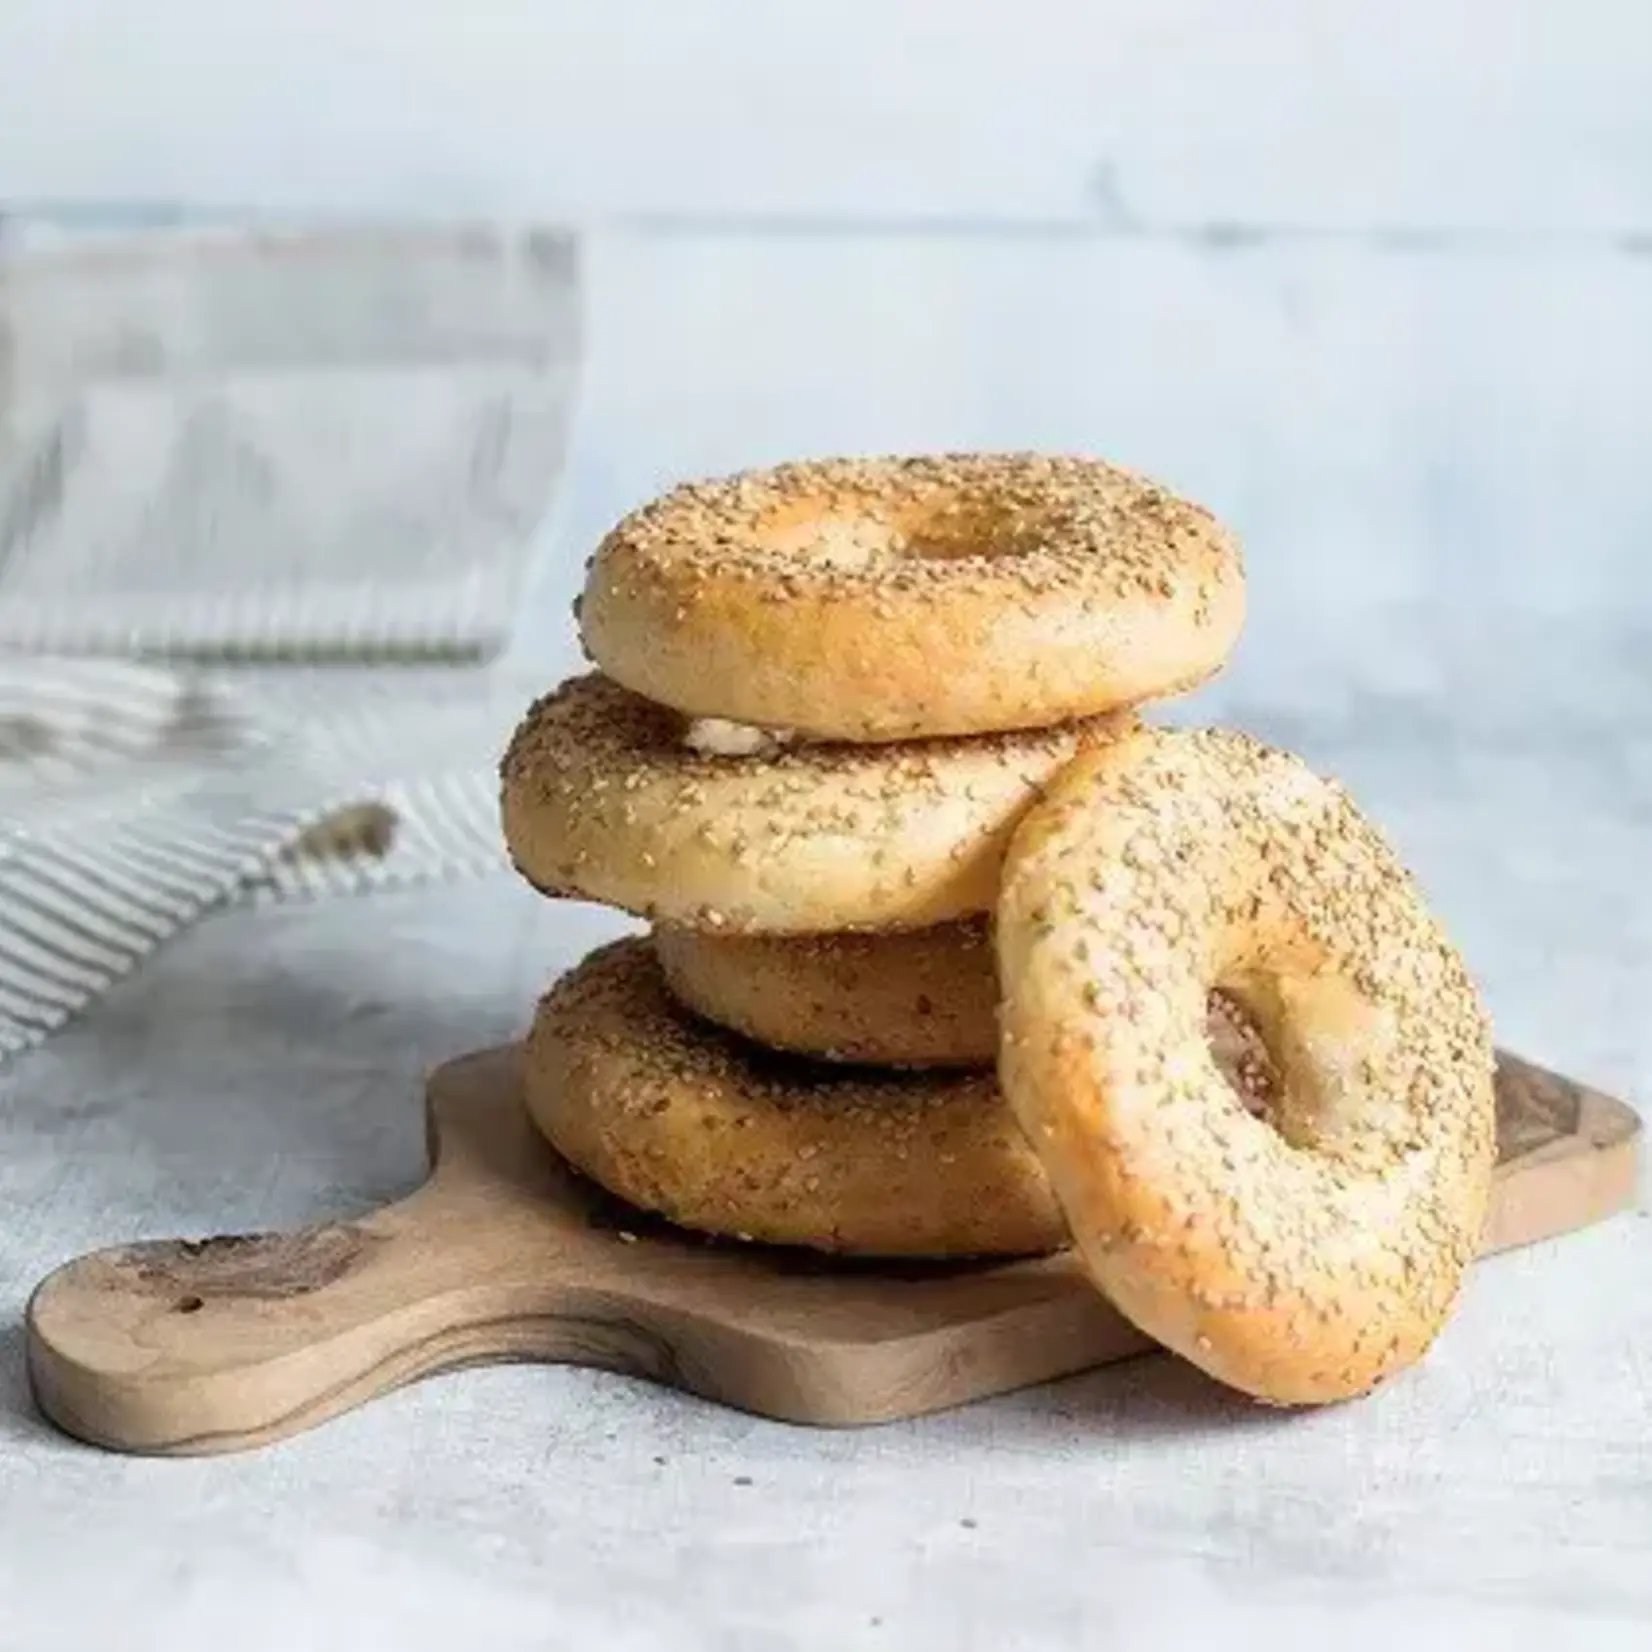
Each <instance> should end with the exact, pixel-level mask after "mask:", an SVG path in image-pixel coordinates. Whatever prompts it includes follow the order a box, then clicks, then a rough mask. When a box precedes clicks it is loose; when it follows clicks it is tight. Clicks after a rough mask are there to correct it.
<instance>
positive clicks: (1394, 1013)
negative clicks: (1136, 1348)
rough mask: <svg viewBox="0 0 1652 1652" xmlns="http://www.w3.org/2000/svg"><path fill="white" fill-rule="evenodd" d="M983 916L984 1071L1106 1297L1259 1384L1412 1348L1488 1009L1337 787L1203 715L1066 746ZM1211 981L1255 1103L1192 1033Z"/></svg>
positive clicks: (1455, 1183)
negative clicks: (1253, 1047)
mask: <svg viewBox="0 0 1652 1652" xmlns="http://www.w3.org/2000/svg"><path fill="white" fill-rule="evenodd" d="M996 934H997V948H998V958H999V974H1000V977H1001V980H1002V983H1003V1006H1002V1011H1001V1014H1002V1024H1003V1039H1004V1041H1003V1054H1002V1058H1001V1062H1000V1073H1001V1076H1002V1079H1003V1083H1004V1088H1005V1094H1006V1096H1007V1098H1008V1100H1009V1103H1010V1105H1011V1107H1012V1108H1013V1110H1014V1112H1015V1114H1016V1116H1017V1117H1018V1118H1019V1119H1020V1121H1021V1123H1022V1125H1023V1127H1024V1128H1025V1130H1026V1132H1027V1136H1028V1139H1029V1140H1030V1141H1031V1142H1032V1143H1033V1144H1034V1146H1035V1147H1036V1149H1037V1151H1038V1153H1039V1156H1040V1158H1041V1159H1042V1161H1043V1163H1044V1165H1045V1168H1046V1169H1047V1170H1048V1171H1049V1173H1050V1179H1051V1182H1052V1184H1053V1186H1054V1187H1055V1189H1056V1193H1057V1195H1058V1197H1059V1198H1060V1200H1061V1203H1062V1207H1063V1209H1064V1210H1065V1211H1066V1213H1067V1218H1068V1222H1069V1224H1070V1226H1071V1228H1072V1232H1073V1236H1074V1239H1075V1242H1076V1244H1077V1246H1078V1249H1079V1252H1080V1254H1081V1256H1082V1258H1083V1260H1084V1262H1085V1264H1086V1266H1087V1267H1088V1269H1089V1271H1090V1273H1091V1275H1092V1277H1093V1278H1094V1279H1095V1280H1096V1282H1097V1283H1098V1284H1099V1286H1100V1287H1101V1289H1102V1290H1103V1292H1104V1293H1105V1294H1106V1295H1107V1296H1108V1297H1110V1298H1111V1299H1112V1301H1113V1302H1114V1303H1115V1304H1116V1305H1117V1306H1118V1307H1119V1309H1120V1310H1121V1311H1122V1312H1123V1313H1124V1314H1126V1315H1127V1316H1128V1317H1129V1318H1130V1319H1131V1320H1133V1321H1134V1322H1135V1323H1136V1325H1137V1326H1138V1327H1140V1328H1141V1329H1142V1330H1144V1331H1146V1332H1147V1333H1148V1334H1149V1335H1150V1336H1153V1337H1155V1338H1157V1339H1158V1340H1159V1341H1160V1342H1162V1343H1165V1344H1167V1345H1168V1346H1169V1347H1171V1348H1173V1349H1175V1350H1176V1351H1177V1352H1179V1353H1181V1354H1183V1355H1184V1356H1185V1357H1186V1358H1188V1359H1190V1360H1191V1361H1193V1363H1195V1364H1196V1365H1199V1366H1201V1367H1203V1368H1204V1370H1206V1371H1207V1372H1209V1373H1210V1374H1211V1375H1213V1376H1215V1377H1217V1378H1219V1379H1220V1380H1222V1381H1223V1382H1226V1383H1228V1384H1230V1385H1232V1386H1233V1387H1236V1388H1239V1389H1242V1390H1245V1391H1246V1392H1249V1393H1251V1394H1253V1395H1256V1396H1257V1397H1259V1398H1261V1399H1265V1400H1270V1401H1273V1402H1276V1403H1281V1404H1308V1403H1319V1402H1327V1401H1333V1400H1338V1399H1344V1398H1349V1397H1352V1396H1354V1395H1357V1394H1361V1393H1364V1392H1366V1391H1367V1390H1369V1389H1370V1388H1371V1387H1373V1386H1374V1385H1375V1384H1376V1383H1378V1382H1379V1381H1381V1380H1382V1379H1383V1378H1384V1377H1387V1376H1389V1375H1391V1374H1393V1373H1394V1372H1396V1371H1399V1370H1401V1369H1403V1368H1404V1367H1405V1366H1407V1365H1409V1364H1410V1363H1411V1362H1413V1361H1414V1360H1416V1359H1418V1358H1419V1357H1420V1356H1421V1355H1422V1354H1423V1353H1424V1352H1425V1351H1426V1349H1427V1348H1428V1346H1429V1345H1430V1343H1431V1342H1432V1341H1433V1339H1434V1337H1435V1336H1436V1335H1437V1334H1438V1332H1439V1330H1440V1328H1441V1326H1442V1325H1443V1324H1444V1322H1445V1320H1446V1318H1447V1317H1448V1316H1449V1314H1450V1312H1451V1309H1452V1307H1453V1305H1454V1303H1455V1300H1456V1298H1457V1294H1458V1291H1459V1288H1460V1284H1461V1280H1462V1275H1463V1270H1464V1268H1465V1267H1466V1265H1467V1264H1468V1262H1469V1261H1470V1260H1471V1259H1472V1257H1473V1256H1474V1255H1475V1253H1476V1250H1477V1248H1478V1245H1479V1242H1480V1239H1481V1235H1482V1232H1483V1230H1484V1226H1485V1218H1486V1208H1487V1199H1488V1195H1489V1192H1490V1184H1491V1171H1492V1165H1493V1158H1494V1152H1495V1147H1494V1134H1495V1103H1494V1099H1493V1090H1492V1046H1491V1034H1490V1027H1489V1024H1488V1022H1487V1019H1486V1016H1485V1013H1484V1011H1483V1009H1482V1007H1481V1004H1480V1000H1479V997H1478V994H1477V993H1476V991H1475V988H1474V985H1473V983H1472V982H1471V980H1470V979H1469V976H1468V973H1467V971H1466V970H1465V968H1464V966H1463V963H1462V960H1461V959H1460V958H1459V956H1458V954H1457V953H1456V951H1455V950H1454V949H1453V948H1452V947H1451V945H1450V944H1449V943H1448V942H1447V940H1446V939H1445V937H1444V935H1443V934H1442V933H1441V931H1440V929H1439V927H1438V926H1437V924H1436V923H1435V921H1434V920H1433V918H1432V917H1431V916H1430V915H1429V913H1428V911H1427V909H1426V907H1425V906H1424V904H1423V901H1422V898H1421V896H1420V894H1419V892H1418V890H1417V888H1416V886H1415V884H1414V883H1413V882H1412V880H1411V878H1410V876H1409V875H1408V874H1407V873H1406V872H1405V870H1404V869H1403V868H1402V867H1401V865H1400V864H1399V862H1398V860H1397V858H1396V857H1395V855H1394V853H1393V851H1392V850H1391V849H1390V848H1389V846H1388V844H1387V843H1386V842H1385V841H1384V840H1383V839H1382V838H1381V836H1380V835H1379V834H1378V833H1377V832H1376V830H1375V829H1374V828H1373V827H1371V826H1370V825H1369V824H1368V823H1367V822H1366V821H1365V820H1364V819H1363V818H1362V817H1361V816H1360V815H1359V813H1358V812H1357V811H1356V809H1355V808H1354V806H1353V804H1352V802H1351V801H1350V800H1349V798H1348V797H1347V795H1346V793H1345V792H1344V791H1343V790H1342V789H1341V788H1340V787H1339V786H1336V785H1334V784H1333V783H1331V782H1329V781H1325V780H1322V779H1320V778H1319V777H1317V776H1316V775H1314V774H1313V773H1312V772H1311V771H1310V770H1309V769H1308V768H1307V767H1306V766H1305V765H1304V764H1302V763H1301V762H1300V761H1298V760H1297V759H1296V758H1294V757H1291V756H1289V755H1287V754H1285V753H1283V752H1279V751H1274V750H1271V749H1269V748H1267V747H1264V746H1261V745H1259V744H1258V743H1256V742H1255V741H1253V740H1250V739H1249V738H1247V737H1246V736H1243V735H1239V734H1232V733H1227V732H1220V731H1201V732H1163V731H1161V732H1153V733H1145V732H1144V733H1142V734H1140V735H1138V736H1136V737H1135V738H1133V739H1130V740H1128V741H1123V742H1120V743H1118V744H1116V745H1115V746H1113V747H1112V748H1110V749H1109V750H1107V751H1104V752H1099V753H1094V754H1091V755H1088V756H1086V757H1083V758H1081V759H1079V760H1078V761H1077V762H1076V763H1075V764H1074V765H1073V766H1072V768H1071V769H1069V770H1068V772H1067V773H1066V774H1064V775H1063V776H1062V778H1061V779H1060V781H1059V782H1058V783H1057V784H1056V785H1055V786H1053V787H1052V788H1051V791H1050V794H1049V797H1048V799H1047V801H1046V802H1044V803H1043V804H1042V805H1041V806H1040V807H1038V808H1037V809H1035V810H1033V811H1032V812H1031V813H1030V814H1029V815H1028V817H1027V818H1026V820H1025V821H1024V823H1023V825H1022V826H1021V828H1020V829H1019V830H1018V832H1017V834H1016V837H1015V840H1014V843H1013V846H1012V848H1011V851H1010V854H1009V857H1008V860H1007V862H1006V867H1005V882H1004V891H1003V896H1002V899H1001V901H1000V904H999V909H998V920H997V926H996ZM1213 986H1216V987H1222V988H1225V989H1227V990H1229V991H1231V992H1232V993H1233V994H1234V996H1235V997H1236V998H1237V999H1238V1000H1239V1001H1240V1002H1241V1003H1242V1004H1243V1005H1244V1006H1245V1007H1246V1009H1247V1010H1248V1011H1250V1012H1251V1013H1252V1014H1253V1015H1254V1016H1255V1018H1256V1020H1257V1022H1258V1024H1259V1025H1260V1027H1261V1029H1262V1032H1263V1036H1264V1038H1265V1040H1266V1042H1267V1044H1268V1047H1269V1049H1270V1050H1271V1051H1272V1053H1273V1055H1274V1058H1275V1061H1276V1063H1277V1064H1278V1068H1279V1076H1280V1084H1279V1090H1278V1094H1277V1095H1276V1097H1275V1100H1274V1104H1273V1107H1272V1108H1271V1109H1270V1116H1269V1118H1268V1119H1267V1120H1263V1119H1258V1118H1255V1117H1252V1116H1250V1115H1248V1114H1247V1113H1246V1112H1245V1110H1244V1109H1242V1108H1241V1107H1238V1106H1236V1105H1235V1104H1234V1100H1233V1097H1232V1094H1231V1091H1229V1090H1227V1089H1226V1087H1225V1086H1224V1085H1222V1084H1221V1083H1220V1081H1219V1075H1218V1074H1217V1073H1216V1071H1215V1069H1214V1067H1213V1064H1212V1062H1211V1060H1210V1056H1209V1052H1208V1049H1207V1047H1206V1045H1205V1043H1204V1040H1203V1039H1202V1038H1201V1037H1200V1036H1199V1034H1200V1030H1201V1024H1202V1018H1203V1011H1204V1007H1205V1001H1206V993H1207V991H1208V990H1209V989H1210V988H1211V987H1213Z"/></svg>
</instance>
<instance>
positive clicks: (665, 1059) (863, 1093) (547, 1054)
mask: <svg viewBox="0 0 1652 1652" xmlns="http://www.w3.org/2000/svg"><path fill="white" fill-rule="evenodd" d="M523 1066H524V1085H525V1093H526V1099H527V1105H528V1109H529V1112H530V1113H531V1114H532V1116H533V1119H534V1121H535V1123H536V1124H537V1125H538V1127H539V1129H540V1130H541V1132H542V1133H543V1134H544V1135H545V1136H546V1138H547V1139H548V1140H549V1141H550V1143H551V1145H552V1146H553V1147H555V1148H556V1150H557V1151H558V1152H559V1153H561V1154H562V1155H563V1157H564V1158H566V1159H567V1160H568V1161H569V1162H570V1163H572V1164H573V1165H574V1166H575V1167H576V1168H577V1169H579V1170H581V1171H583V1172H584V1173H585V1174H586V1175H588V1176H590V1177H591V1178H592V1180H594V1181H596V1182H598V1183H600V1184H601V1185H602V1186H603V1187H605V1188H607V1189H608V1190H609V1192H611V1193H614V1194H616V1195H617V1196H618V1197H620V1198H622V1199H625V1200H627V1201H628V1202H630V1203H631V1204H633V1205H636V1206H638V1207H639V1208H641V1209H643V1210H650V1211H655V1212H658V1213H659V1214H661V1215H663V1216H665V1217H667V1218H669V1219H670V1220H671V1221H674V1222H676V1223H678V1224H679V1225H681V1226H683V1227H688V1228H695V1229H698V1230H700V1231H702V1232H706V1233H714V1234H722V1235H724V1236H727V1237H732V1238H741V1239H760V1240H767V1241H769V1242H771V1243H775V1244H785V1245H807V1246H809V1247H811V1248H813V1249H815V1250H822V1251H841V1252H852V1253H858V1254H862V1255H869V1256H909V1257H920V1256H921V1257H962V1256H1023V1255H1034V1254H1041V1253H1045V1252H1049V1251H1053V1250H1058V1249H1060V1248H1062V1247H1063V1246H1064V1245H1065V1244H1066V1243H1067V1236H1066V1229H1065V1226H1064V1224H1063V1222H1062V1218H1061V1213H1060V1211H1059V1210H1058V1208H1057V1207H1056V1203H1055V1199H1054V1197H1053V1195H1052V1194H1051V1192H1050V1188H1049V1184H1048V1182H1047V1181H1046V1179H1045V1176H1044V1172H1043V1170H1042V1169H1041V1168H1040V1167H1039V1163H1038V1160H1037V1158H1036V1157H1035V1156H1034V1154H1033V1152H1032V1150H1031V1149H1030V1148H1029V1147H1028V1145H1027V1143H1026V1140H1025V1139H1024V1137H1023V1136H1022V1134H1021V1131H1020V1130H1019V1128H1018V1127H1017V1126H1016V1123H1015V1120H1014V1119H1013V1118H1011V1116H1010V1114H1009V1110H1008V1109H1007V1108H1006V1107H1005V1106H1004V1103H1003V1100H1002V1098H1001V1097H1000V1095H999V1093H998V1086H997V1082H996V1080H995V1079H994V1077H993V1075H992V1074H991V1073H990V1072H987V1073H964V1074H947V1075H941V1074H914V1075H906V1076H901V1077H895V1076H889V1075H874V1074H868V1073H865V1072H862V1071H859V1070H852V1069H851V1070H845V1069H833V1068H828V1067H822V1066H820V1065H818V1064H816V1063H812V1062H805V1061H801V1060H798V1059H796V1058H794V1057H787V1056H783V1055H776V1054H773V1053H771V1052H769V1051H765V1050H761V1049H759V1048H757V1047H756V1046H754V1045H749V1044H746V1043H744V1042H742V1041H741V1040H739V1039H736V1038H733V1037H731V1036H730V1035H728V1034H726V1033H721V1032H718V1031H717V1030H715V1029H714V1028H710V1027H707V1026H705V1025H704V1024H703V1023H700V1022H697V1021H695V1020H693V1019H692V1018H691V1017H690V1016H689V1015H687V1014H686V1012H684V1011H682V1010H680V1009H678V1008H677V1007H676V1005H675V1004H674V1003H673V1002H672V1000H671V999H670V997H669V996H668V995H667V993H666V990H665V984H664V982H663V980H662V979H661V976H660V970H659V966H658V964H657V963H656V962H655V959H654V956H653V954H652V952H651V950H650V949H649V947H648V944H647V943H646V942H645V941H637V940H630V941H620V942H617V943H615V944H614V945H611V946H608V947H604V948H602V949H601V950H600V951H597V952H594V953H593V954H592V955H591V956H590V957H589V958H587V959H586V960H585V962H584V963H583V964H581V965H580V966H579V967H578V968H577V969H575V970H574V971H572V972H571V973H570V974H568V975H566V976H564V977H563V979H562V980H561V981H559V982H558V983H557V984H556V986H555V987H553V988H552V989H551V991H550V992H549V993H548V994H547V995H546V997H545V998H544V999H543V1000H542V1001H541V1003H540V1006H539V1012H538V1014H537V1016H536V1017H535V1019H534V1023H533V1029H532V1031H531V1032H530V1034H529V1036H528V1040H527V1047H526V1054H525V1058H524V1064H523Z"/></svg>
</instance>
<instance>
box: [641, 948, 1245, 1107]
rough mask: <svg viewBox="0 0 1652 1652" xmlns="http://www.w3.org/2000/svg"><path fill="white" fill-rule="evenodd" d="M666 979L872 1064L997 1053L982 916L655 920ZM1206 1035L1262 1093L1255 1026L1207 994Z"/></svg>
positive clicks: (801, 1048)
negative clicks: (812, 926) (805, 921)
mask: <svg viewBox="0 0 1652 1652" xmlns="http://www.w3.org/2000/svg"><path fill="white" fill-rule="evenodd" d="M654 951H655V954H656V955H657V956H658V958H659V960H660V965H661V968H662V969H663V970H664V972H665V981H666V985H667V986H668V987H669V988H670V989H671V992H672V994H673V996H675V997H676V999H677V1000H678V1002H679V1003H682V1004H686V1005H687V1006H688V1008H689V1009H691V1010H693V1011H694V1012H695V1014H697V1015H702V1016H704V1017H705V1018H706V1019H707V1020H708V1021H715V1022H716V1023H717V1024H718V1026H720V1027H728V1028H730V1029H731V1030H732V1031H734V1032H737V1033H740V1034H742V1035H744V1036H745V1037H747V1038H754V1039H756V1040H757V1041H758V1043H760V1044H768V1045H772V1046H773V1047H774V1048H775V1049H780V1050H792V1051H795V1052H797V1053H798V1054H801V1055H810V1056H815V1057H817V1058H819V1059H823V1060H828V1061H855V1062H863V1063H866V1064H868V1065H872V1066H879V1067H989V1066H991V1065H992V1064H993V1063H994V1062H995V1061H997V1059H998V959H997V956H996V954H995V953H994V951H993V946H992V931H991V926H990V924H989V923H988V921H987V920H986V919H985V918H965V919H961V920H960V921H959V922H957V923H950V924H940V925H938V926H937V927H936V928H934V929H917V930H912V931H911V932H909V933H906V934H884V935H707V934H704V933H702V932H699V931H695V930H691V929H670V928H666V929H656V930H655V931H654ZM1207 1009H1208V1014H1207V1016H1206V1021H1205V1035H1206V1037H1207V1038H1208V1039H1209V1041H1210V1047H1211V1053H1212V1054H1213V1055H1214V1057H1215V1059H1216V1065H1217V1066H1218V1067H1219V1068H1220V1069H1221V1072H1222V1075H1223V1077H1224V1078H1225V1079H1226V1080H1227V1082H1228V1083H1229V1084H1231V1085H1232V1086H1233V1087H1234V1089H1235V1090H1236V1091H1238V1092H1239V1093H1240V1095H1241V1096H1242V1098H1243V1099H1244V1101H1245V1105H1246V1106H1248V1107H1251V1108H1252V1109H1253V1110H1257V1111H1259V1110H1262V1109H1263V1108H1265V1107H1266V1106H1267V1105H1269V1104H1270V1103H1271V1100H1272V1096H1273V1091H1274V1085H1275V1075H1274V1069H1273V1061H1272V1057H1271V1056H1270V1055H1269V1054H1268V1050H1267V1046H1266V1045H1265V1044H1264V1043H1263V1042H1262V1038H1261V1034H1260V1031H1259V1029H1258V1028H1257V1027H1256V1025H1255V1024H1254V1022H1252V1021H1251V1019H1250V1018H1249V1017H1248V1016H1247V1015H1246V1014H1245V1013H1244V1010H1243V1007H1242V1006H1241V1005H1239V1004H1238V1003H1236V1002H1235V1001H1234V1000H1233V999H1232V998H1230V997H1229V996H1228V995H1227V994H1225V993H1222V992H1213V993H1212V994H1211V995H1210V1002H1209V1004H1208V1006H1207Z"/></svg>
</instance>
